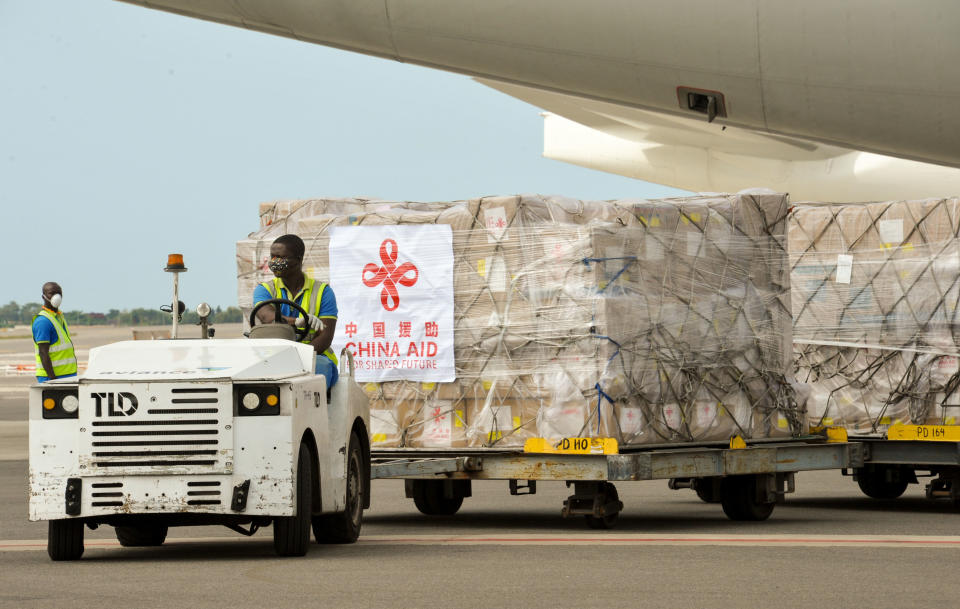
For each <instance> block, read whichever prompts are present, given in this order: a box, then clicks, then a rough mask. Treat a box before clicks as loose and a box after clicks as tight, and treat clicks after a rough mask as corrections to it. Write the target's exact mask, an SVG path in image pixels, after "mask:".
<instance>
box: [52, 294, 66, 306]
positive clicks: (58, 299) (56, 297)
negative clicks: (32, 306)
mask: <svg viewBox="0 0 960 609" xmlns="http://www.w3.org/2000/svg"><path fill="white" fill-rule="evenodd" d="M61 302H63V296H62V295H60V294H54V295H53V296H51V297H50V306H51V307H53V308H54V309H59V308H60V303H61Z"/></svg>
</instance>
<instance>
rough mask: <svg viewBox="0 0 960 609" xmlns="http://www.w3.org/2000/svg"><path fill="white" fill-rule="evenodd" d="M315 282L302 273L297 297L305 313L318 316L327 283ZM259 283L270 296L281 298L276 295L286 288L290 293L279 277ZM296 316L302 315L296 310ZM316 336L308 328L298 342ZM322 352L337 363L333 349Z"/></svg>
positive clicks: (288, 292) (309, 339)
mask: <svg viewBox="0 0 960 609" xmlns="http://www.w3.org/2000/svg"><path fill="white" fill-rule="evenodd" d="M317 283H318V282H316V281H314V279H313V277H307V276H306V275H304V281H303V289H301V290H300V294H297V297H300V298H299V302H300V306H301V307H303V309H304V310H305V311H306V312H307V313H309V314H311V315H316V316H317V317H320V305H321V304H323V292H324V290H326V289H327V284H325V283H323V282H319V286H320V287H319V288H316V286H317ZM260 285H262V286H263V287H265V288H267V292H269V293H270V298H283V297H282V296H277V294H280V293H281V290H286V291H287V295H288V296H289V294H290V290H289V289H287V286H285V285H283V282H282V281H281V280H280V278H279V277H274V278H273V281H264V282H263V283H261V284H260ZM314 288H316V289H314ZM301 296H302V297H301ZM288 299H289V300H292V301H294V302H297V300H298V299H297V298H296V297H294V298H288ZM303 303H307V306H305V307H304V306H303ZM297 317H302V315H301V314H300V313H299V312H298V313H297ZM316 337H317V333H316V332H314V331H313V330H310V331H309V332H308V333H307V336H306V338H304V339H303V340H302V341H300V342H302V343H307V344H310V341H312V340H313V339H314V338H316ZM323 354H324V355H326V356H327V357H328V358H330V361H331V362H333V365H334V366H336V365H337V356H336V355H334V354H333V351H331V350H330V349H327V350H326V351H324V352H323Z"/></svg>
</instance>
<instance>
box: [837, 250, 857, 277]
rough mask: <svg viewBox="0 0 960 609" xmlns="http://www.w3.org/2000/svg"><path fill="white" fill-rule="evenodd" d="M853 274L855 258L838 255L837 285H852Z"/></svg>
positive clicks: (848, 255)
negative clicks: (851, 276)
mask: <svg viewBox="0 0 960 609" xmlns="http://www.w3.org/2000/svg"><path fill="white" fill-rule="evenodd" d="M852 272H853V256H851V255H850V254H837V278H836V282H837V283H850V275H851V273H852Z"/></svg>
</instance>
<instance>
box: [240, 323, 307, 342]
mask: <svg viewBox="0 0 960 609" xmlns="http://www.w3.org/2000/svg"><path fill="white" fill-rule="evenodd" d="M250 338H280V339H283V340H293V341H295V340H297V335H296V332H295V331H294V329H293V326H291V325H290V324H263V325H261V326H254V327H252V328H250Z"/></svg>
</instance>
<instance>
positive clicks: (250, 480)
mask: <svg viewBox="0 0 960 609" xmlns="http://www.w3.org/2000/svg"><path fill="white" fill-rule="evenodd" d="M171 258H173V257H171ZM173 268H174V270H173V271H172V272H174V273H178V272H182V271H185V270H186V269H185V268H182V260H180V261H179V264H178V263H177V262H176V261H174V263H173ZM166 270H168V271H169V270H171V264H170V263H168V267H167V269H166ZM177 289H178V288H177V282H176V275H174V300H173V303H174V305H173V306H172V307H171V312H172V313H173V320H174V325H173V332H172V338H171V339H170V340H154V341H124V342H119V343H114V344H111V345H106V346H103V347H97V348H94V349H92V350H91V352H90V358H89V363H88V366H87V370H86V372H85V373H84V374H83V375H81V376H80V377H73V378H67V379H63V380H60V379H56V380H52V381H48V382H46V383H43V384H38V385H34V386H33V387H31V388H30V398H29V429H30V483H29V488H30V520H33V521H40V520H46V521H48V523H49V525H48V526H49V533H48V541H47V551H48V554H49V555H50V558H51V559H53V560H75V559H78V558H80V557H81V555H82V554H83V549H84V529H85V528H87V527H89V528H91V529H96V528H97V527H99V526H101V525H109V526H113V527H115V528H116V535H117V539H118V540H119V542H120V544H121V545H122V546H159V545H161V544H163V542H164V540H165V539H166V536H167V532H168V530H169V528H170V527H174V526H196V525H224V526H227V527H229V528H230V529H233V530H234V531H237V532H239V533H242V534H244V535H253V534H254V533H255V532H256V531H257V530H258V529H259V528H261V527H265V526H270V525H272V526H273V541H274V548H275V550H276V552H277V554H279V555H281V556H302V555H304V554H306V552H307V549H308V547H309V543H310V531H311V529H312V530H313V534H314V536H315V538H316V541H317V542H318V543H351V542H353V541H356V539H357V537H358V535H359V534H360V527H361V523H362V518H363V510H364V509H365V508H368V507H369V506H370V446H369V436H368V433H367V429H368V424H369V423H368V420H369V405H368V402H367V398H366V397H365V395H364V393H363V391H362V390H361V389H360V388H359V387H358V386H357V384H356V382H355V380H354V367H353V359H352V357H351V356H350V353H349V352H345V353H344V354H342V356H341V371H340V374H341V376H340V379H339V381H338V382H337V383H336V384H335V385H334V387H332V389H331V388H328V387H327V386H326V379H325V378H324V376H323V375H317V374H314V350H313V348H312V347H311V346H310V345H308V344H303V343H300V342H297V341H298V340H300V339H302V338H303V337H304V336H305V335H306V331H307V330H308V329H309V328H294V327H293V326H291V325H289V324H285V323H282V320H281V319H280V315H279V309H280V307H279V305H280V304H288V305H290V306H292V307H293V309H294V310H300V311H302V309H300V307H299V306H298V305H297V304H296V303H293V302H291V301H286V300H281V299H274V300H269V301H266V302H263V303H260V304H259V305H258V306H257V307H256V308H255V309H254V311H253V312H252V313H251V315H250V325H251V330H250V333H249V338H238V339H212V338H209V335H210V334H211V333H210V332H209V331H208V329H207V317H208V316H209V314H210V307H209V306H208V305H206V304H205V303H204V304H201V305H200V306H199V307H197V309H198V310H197V312H198V314H199V315H200V317H201V324H200V325H201V326H202V332H201V336H200V337H199V338H196V339H187V338H178V337H177V323H176V322H177V321H178V320H179V314H180V313H181V312H182V310H183V307H182V306H178V305H180V301H179V300H178V298H177ZM267 305H278V306H276V307H274V308H275V309H276V310H277V311H278V313H277V317H276V323H272V324H264V325H256V312H257V310H259V309H260V308H261V307H264V306H267ZM343 364H346V366H344V365H343Z"/></svg>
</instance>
